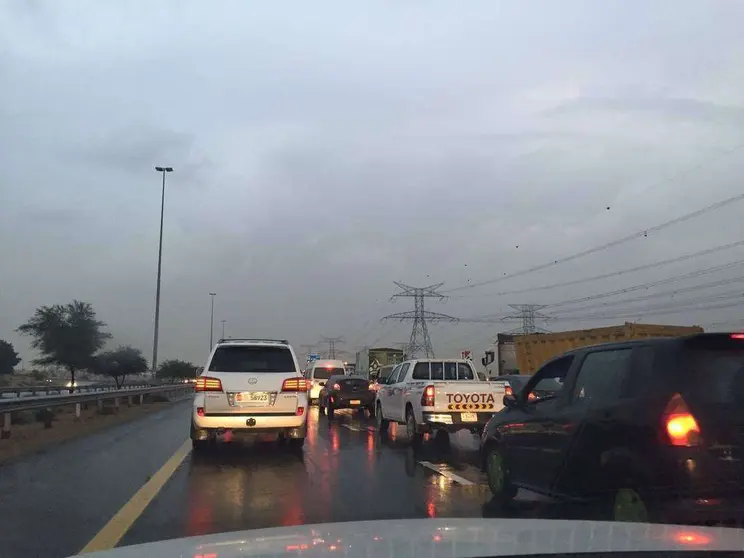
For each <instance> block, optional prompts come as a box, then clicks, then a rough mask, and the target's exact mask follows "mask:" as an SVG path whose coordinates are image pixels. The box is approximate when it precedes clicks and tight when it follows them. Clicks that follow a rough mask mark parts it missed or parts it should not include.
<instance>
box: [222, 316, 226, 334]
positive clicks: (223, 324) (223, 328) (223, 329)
mask: <svg viewBox="0 0 744 558" xmlns="http://www.w3.org/2000/svg"><path fill="white" fill-rule="evenodd" d="M226 321H227V320H222V338H223V339H225V322H226Z"/></svg>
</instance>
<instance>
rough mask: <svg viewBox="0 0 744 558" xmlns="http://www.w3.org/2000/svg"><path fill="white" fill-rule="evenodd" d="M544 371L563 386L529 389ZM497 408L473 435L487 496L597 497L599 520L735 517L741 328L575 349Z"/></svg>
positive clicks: (741, 443)
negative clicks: (547, 392)
mask: <svg viewBox="0 0 744 558" xmlns="http://www.w3.org/2000/svg"><path fill="white" fill-rule="evenodd" d="M547 378H552V379H557V380H559V381H560V382H561V383H562V384H563V388H562V389H561V390H560V391H557V392H555V393H554V394H553V395H551V396H547V397H542V398H540V399H534V398H530V394H531V392H532V391H533V390H534V389H535V387H536V386H537V385H538V383H539V382H541V381H543V380H545V379H547ZM504 405H505V408H504V409H503V410H502V411H501V412H499V413H497V414H495V415H494V416H493V418H492V419H491V420H490V422H489V423H488V425H487V426H486V429H485V430H484V432H483V436H482V438H481V457H482V460H483V469H484V471H485V472H486V475H487V477H488V483H489V486H490V488H491V492H492V493H493V495H494V498H495V499H496V501H501V502H506V501H508V500H510V499H511V498H514V496H515V495H516V493H517V489H518V488H520V487H521V488H526V489H529V490H532V491H535V492H539V493H542V494H547V495H549V496H552V497H557V498H565V499H572V500H573V499H577V500H584V501H595V502H599V503H600V504H601V510H602V512H603V513H602V514H601V516H602V517H603V518H605V519H614V520H621V521H654V520H666V521H669V520H683V521H685V520H689V521H715V520H721V519H731V520H741V519H742V518H744V513H742V506H741V503H742V495H743V494H744V484H743V481H744V451H742V450H743V449H744V334H742V333H726V334H719V333H713V334H700V335H695V336H690V337H675V338H667V339H644V340H638V341H628V342H623V343H608V344H604V345H596V346H593V347H584V348H581V349H577V350H575V351H571V352H568V353H566V354H565V355H563V356H560V357H557V358H555V359H553V360H551V361H549V362H547V363H546V364H545V365H543V367H542V368H541V369H540V370H539V371H538V372H537V373H536V374H535V375H534V376H532V378H531V379H530V380H529V382H527V384H526V385H525V386H524V388H523V389H521V390H520V391H519V392H518V393H515V394H514V395H510V396H505V397H504Z"/></svg>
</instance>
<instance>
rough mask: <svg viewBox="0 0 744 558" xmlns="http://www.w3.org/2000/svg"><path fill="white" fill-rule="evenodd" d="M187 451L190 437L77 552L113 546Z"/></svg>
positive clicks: (189, 451)
mask: <svg viewBox="0 0 744 558" xmlns="http://www.w3.org/2000/svg"><path fill="white" fill-rule="evenodd" d="M189 453H191V439H187V440H186V441H185V442H184V443H183V445H182V446H181V447H180V448H178V450H177V451H176V453H174V454H173V455H172V456H171V457H170V458H169V459H168V461H166V462H165V464H164V465H163V466H162V467H161V468H160V469H159V470H158V472H157V473H155V474H154V475H153V476H152V477H151V478H150V480H149V481H147V482H146V483H145V484H143V485H142V487H141V488H140V489H139V490H138V491H137V492H136V493H135V495H134V496H132V498H131V499H130V500H129V501H128V502H127V503H126V504H124V506H123V507H122V508H121V509H120V510H119V511H118V512H116V514H115V515H114V517H112V518H111V519H110V520H109V522H108V523H107V524H106V525H105V526H104V527H103V529H101V530H100V531H99V532H98V534H97V535H96V536H95V537H93V538H92V539H91V541H90V542H89V543H88V544H86V545H85V547H84V548H83V549H82V550H81V551H80V552H79V554H86V553H88V552H96V551H99V550H111V549H112V548H114V547H115V546H116V545H117V544H118V543H119V541H120V540H121V539H122V537H124V535H125V534H126V533H127V531H129V529H130V528H131V527H132V525H133V524H134V522H135V521H136V520H137V518H138V517H139V516H141V515H142V512H144V511H145V509H146V508H147V506H148V505H149V504H150V502H152V501H153V500H154V499H155V496H157V495H158V492H160V489H161V488H163V486H165V483H166V482H168V479H170V478H171V476H173V473H175V472H176V469H178V466H179V465H180V464H181V463H182V462H183V460H184V459H186V457H187V456H188V455H189Z"/></svg>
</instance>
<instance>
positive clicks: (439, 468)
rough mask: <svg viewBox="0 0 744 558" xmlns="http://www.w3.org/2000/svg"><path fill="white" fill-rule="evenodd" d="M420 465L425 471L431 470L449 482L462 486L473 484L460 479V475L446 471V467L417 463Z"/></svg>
mask: <svg viewBox="0 0 744 558" xmlns="http://www.w3.org/2000/svg"><path fill="white" fill-rule="evenodd" d="M419 464H420V465H423V466H424V467H426V468H427V469H431V470H432V471H434V472H435V473H439V474H440V475H442V476H443V477H445V478H448V479H449V480H451V481H454V482H456V483H459V484H462V485H464V486H470V485H472V484H475V483H474V482H473V481H469V480H468V479H466V478H463V477H461V476H460V475H456V474H455V473H453V472H452V471H449V470H447V466H446V465H435V464H434V463H429V462H428V461H419Z"/></svg>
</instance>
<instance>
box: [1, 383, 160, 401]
mask: <svg viewBox="0 0 744 558" xmlns="http://www.w3.org/2000/svg"><path fill="white" fill-rule="evenodd" d="M155 385H162V384H154V383H151V382H136V383H133V384H124V385H123V386H122V387H121V388H117V387H116V384H88V385H84V386H75V393H86V392H91V391H111V390H116V389H133V388H143V387H149V386H155ZM69 390H70V387H69V386H67V385H60V384H55V385H52V384H48V385H41V386H18V387H5V388H0V404H2V403H3V401H4V400H7V399H8V396H10V397H13V396H15V397H16V398H21V397H33V396H35V395H36V394H38V393H44V394H46V395H50V394H52V393H59V394H62V393H67V392H68V391H69Z"/></svg>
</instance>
